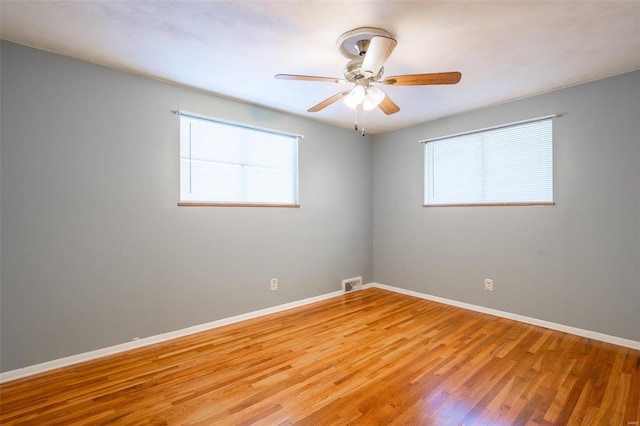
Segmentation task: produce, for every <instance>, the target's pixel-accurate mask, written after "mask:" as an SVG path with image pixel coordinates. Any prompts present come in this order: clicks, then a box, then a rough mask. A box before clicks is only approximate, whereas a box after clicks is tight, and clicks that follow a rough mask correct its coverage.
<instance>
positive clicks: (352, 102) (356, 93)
mask: <svg viewBox="0 0 640 426" xmlns="http://www.w3.org/2000/svg"><path fill="white" fill-rule="evenodd" d="M365 94H366V92H365V89H364V87H362V86H360V85H357V86H356V87H354V88H353V89H352V90H351V92H350V93H349V94H348V95H347V96H346V97H345V98H344V103H345V104H346V105H347V106H348V107H349V108H352V109H356V107H357V106H358V105H360V104H361V103H362V101H363V100H364V99H365Z"/></svg>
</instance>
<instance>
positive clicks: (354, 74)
mask: <svg viewBox="0 0 640 426" xmlns="http://www.w3.org/2000/svg"><path fill="white" fill-rule="evenodd" d="M361 71H362V58H357V59H352V60H350V61H349V62H347V65H345V66H344V70H343V74H344V79H345V80H347V81H348V82H349V83H356V82H357V81H358V80H362V79H364V78H365V76H364V75H363V74H362V72H361ZM383 74H384V67H382V68H380V71H379V72H378V74H376V75H374V76H372V77H369V78H371V80H380V79H381V78H382V75H383Z"/></svg>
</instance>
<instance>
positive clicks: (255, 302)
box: [0, 42, 640, 371]
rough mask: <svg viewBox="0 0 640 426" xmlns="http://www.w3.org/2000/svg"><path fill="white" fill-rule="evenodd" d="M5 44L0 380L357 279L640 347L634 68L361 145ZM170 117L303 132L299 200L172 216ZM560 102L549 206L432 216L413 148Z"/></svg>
mask: <svg viewBox="0 0 640 426" xmlns="http://www.w3.org/2000/svg"><path fill="white" fill-rule="evenodd" d="M1 49H2V50H1V53H0V58H1V61H0V64H1V75H0V77H1V81H0V90H1V93H0V94H1V105H0V113H1V116H0V120H1V130H0V139H1V146H0V155H1V162H0V185H1V188H0V205H1V211H0V230H1V236H0V240H1V244H0V252H1V253H2V257H1V263H0V280H1V282H0V283H1V287H0V301H1V303H0V323H1V329H0V333H1V336H0V337H1V339H0V348H1V352H0V363H1V367H0V369H1V370H2V371H8V370H12V369H16V368H19V367H24V366H28V365H33V364H36V363H40V362H44V361H48V360H52V359H57V358H61V357H64V356H68V355H73V354H77V353H82V352H86V351H90V350H94V349H99V348H103V347H107V346H110V345H114V344H118V343H123V342H127V341H129V340H131V339H132V338H133V337H146V336H150V335H155V334H159V333H163V332H168V331H173V330H177V329H180V328H184V327H188V326H192V325H196V324H202V323H206V322H208V321H213V320H216V319H220V318H225V317H229V316H233V315H237V314H241V313H246V312H250V311H253V310H257V309H261V308H265V307H270V306H275V305H279V304H282V303H287V302H291V301H295V300H300V299H303V298H306V297H311V296H315V295H320V294H325V293H328V292H331V291H334V290H337V289H338V288H339V284H340V280H341V279H343V278H347V277H352V276H356V275H363V277H364V280H365V282H368V281H372V280H375V281H377V282H380V283H384V284H389V285H395V286H398V287H402V288H406V289H410V290H416V291H420V292H424V293H428V294H432V295H436V296H441V297H446V298H450V299H454V300H458V301H462V302H468V303H473V304H477V305H481V306H486V307H490V308H495V309H500V310H503V311H507V312H513V313H518V314H521V315H526V316H530V317H534V318H540V319H544V320H548V321H553V322H557V323H560V324H565V325H570V326H575V327H579V328H583V329H587V330H593V331H599V332H602V333H606V334H610V335H614V336H619V337H623V338H627V339H632V340H640V269H639V266H638V265H639V264H640V172H639V170H640V142H639V140H640V136H639V135H640V124H639V123H640V73H638V72H636V73H631V74H626V75H622V76H618V77H614V78H610V79H606V80H601V81H597V82H594V83H590V84H586V85H582V86H577V87H574V88H570V89H565V90H561V91H557V92H554V93H550V94H546V95H543V96H539V97H535V98H530V99H526V100H522V101H518V102H513V103H510V104H506V105H501V106H496V107H493V108H487V109H484V110H480V111H475V112H471V113H467V114H462V115H458V116H455V117H450V118H446V119H442V120H438V121H436V122H431V123H427V124H423V125H420V126H416V127H412V128H408V129H404V130H401V131H397V132H392V133H388V134H384V135H378V136H375V137H373V138H371V137H366V138H362V137H361V136H359V135H358V134H357V133H356V132H353V131H350V130H345V129H337V128H335V127H332V126H327V125H322V124H319V123H317V122H313V121H309V120H305V119H302V118H297V117H292V116H290V115H287V114H281V113H277V112H274V111H270V110H267V109H262V108H258V107H254V106H249V105H246V104H242V103H238V102H233V101H230V100H226V99H222V98H219V97H215V96H211V95H208V94H205V93H201V92H197V91H193V90H190V89H186V88H181V87H177V86H173V85H170V84H166V83H162V82H158V81H154V80H150V79H147V78H143V77H139V76H135V75H131V74H127V73H123V72H119V71H115V70H110V69H107V68H104V67H100V66H96V65H92V64H88V63H85V62H81V61H76V60H73V59H69V58H64V57H61V56H57V55H53V54H49V53H45V52H41V51H37V50H33V49H29V48H26V47H22V46H18V45H15V44H12V43H7V42H2V43H1ZM175 109H182V110H187V111H192V112H198V113H201V114H207V115H212V116H216V117H221V118H225V119H229V120H234V121H240V122H245V123H251V124H255V125H258V126H263V127H269V128H274V129H280V130H284V131H289V132H294V133H300V134H304V136H305V138H304V139H303V140H302V141H301V142H300V202H301V205H302V207H301V208H299V209H280V208H274V209H271V208H223V207H218V208H215V207H209V208H195V207H178V206H177V200H178V192H179V187H178V166H179V164H178V148H179V147H178V119H177V117H176V116H175V115H173V114H171V113H170V111H171V110H175ZM550 113H564V114H565V115H564V116H563V117H561V118H559V119H557V120H555V122H554V135H555V147H554V150H555V158H554V161H555V194H556V197H555V198H556V202H557V204H556V206H554V207H482V208H479V207H476V208H467V207H459V208H423V207H421V205H422V173H423V151H422V145H420V144H418V140H420V139H424V138H429V137H435V136H441V135H446V134H451V133H457V132H461V131H465V130H472V129H476V128H481V127H486V126H490V125H495V124H501V123H506V122H511V121H517V120H521V119H525V118H531V117H536V116H541V115H546V114H550ZM372 141H373V147H372V144H371V142H372ZM374 170H375V172H374ZM372 211H373V214H372ZM374 265H375V267H374ZM272 277H277V278H278V279H279V281H280V289H279V290H278V291H277V292H271V291H270V290H269V279H270V278H272ZM485 277H488V278H493V279H494V280H495V291H494V292H493V293H486V292H484V291H483V290H482V286H483V283H482V281H483V279H484V278H485Z"/></svg>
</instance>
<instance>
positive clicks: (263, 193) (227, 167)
mask: <svg viewBox="0 0 640 426" xmlns="http://www.w3.org/2000/svg"><path fill="white" fill-rule="evenodd" d="M197 203H203V204H221V205H225V204H226V205H283V206H296V205H297V204H298V136H297V135H291V134H285V133H278V132H274V131H268V130H264V129H258V128H254V127H249V126H243V125H238V124H232V123H228V122H222V121H217V120H215V119H210V118H205V117H200V116H195V115H189V114H186V113H180V204H197Z"/></svg>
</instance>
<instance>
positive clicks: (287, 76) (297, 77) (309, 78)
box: [275, 74, 347, 83]
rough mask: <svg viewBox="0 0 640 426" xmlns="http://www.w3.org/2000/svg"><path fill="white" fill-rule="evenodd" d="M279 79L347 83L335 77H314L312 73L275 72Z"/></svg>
mask: <svg viewBox="0 0 640 426" xmlns="http://www.w3.org/2000/svg"><path fill="white" fill-rule="evenodd" d="M275 78H277V79H279V80H302V81H320V82H325V83H347V80H344V79H342V78H337V77H316V76H313V75H295V74H276V75H275Z"/></svg>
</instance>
